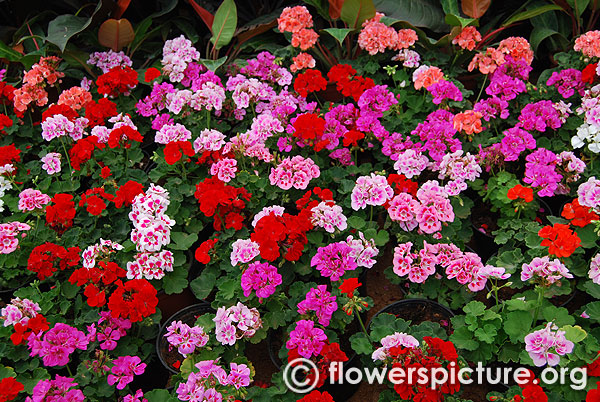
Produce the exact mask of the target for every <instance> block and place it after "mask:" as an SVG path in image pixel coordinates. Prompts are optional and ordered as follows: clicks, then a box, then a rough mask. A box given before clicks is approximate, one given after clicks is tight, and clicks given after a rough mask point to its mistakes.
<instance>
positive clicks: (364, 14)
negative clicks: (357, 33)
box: [340, 0, 375, 30]
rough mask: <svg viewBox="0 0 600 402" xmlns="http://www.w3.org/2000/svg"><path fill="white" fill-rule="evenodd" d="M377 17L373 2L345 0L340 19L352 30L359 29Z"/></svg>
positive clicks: (370, 0) (367, 0)
mask: <svg viewBox="0 0 600 402" xmlns="http://www.w3.org/2000/svg"><path fill="white" fill-rule="evenodd" d="M374 16H375V5H374V4H373V0H345V1H344V4H343V5H342V11H341V15H340V18H341V19H342V21H344V22H345V23H346V24H348V27H350V28H351V29H352V30H355V29H359V28H360V27H361V25H362V23H363V22H365V21H366V20H368V19H369V18H373V17H374Z"/></svg>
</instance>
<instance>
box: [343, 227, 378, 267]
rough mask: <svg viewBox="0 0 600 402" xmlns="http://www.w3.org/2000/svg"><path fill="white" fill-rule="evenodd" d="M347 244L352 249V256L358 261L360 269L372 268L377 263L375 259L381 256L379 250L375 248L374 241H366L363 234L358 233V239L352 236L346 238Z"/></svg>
mask: <svg viewBox="0 0 600 402" xmlns="http://www.w3.org/2000/svg"><path fill="white" fill-rule="evenodd" d="M346 244H348V246H350V248H352V251H351V252H350V256H351V257H352V258H353V259H354V261H356V265H357V266H359V267H365V268H372V267H373V265H375V263H376V262H377V261H376V260H375V259H374V257H377V254H379V249H378V248H377V247H375V240H374V239H368V240H367V239H365V235H364V234H363V232H358V238H357V239H355V238H354V237H353V236H352V235H350V236H348V237H347V238H346Z"/></svg>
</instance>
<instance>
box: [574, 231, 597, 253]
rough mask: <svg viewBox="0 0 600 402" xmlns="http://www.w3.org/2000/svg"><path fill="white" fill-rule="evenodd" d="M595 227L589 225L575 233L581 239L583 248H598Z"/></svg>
mask: <svg viewBox="0 0 600 402" xmlns="http://www.w3.org/2000/svg"><path fill="white" fill-rule="evenodd" d="M594 229H595V227H594V225H587V226H584V227H582V228H576V229H575V233H577V236H579V238H580V239H581V247H583V248H591V247H595V246H596V241H597V240H598V235H597V234H596V232H595V231H594Z"/></svg>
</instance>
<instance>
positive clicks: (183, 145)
mask: <svg viewBox="0 0 600 402" xmlns="http://www.w3.org/2000/svg"><path fill="white" fill-rule="evenodd" d="M163 152H164V154H165V162H167V164H169V165H174V164H175V163H177V162H179V160H180V159H181V157H182V156H183V155H187V156H194V154H195V152H194V149H193V148H192V144H191V143H190V142H189V141H174V142H170V143H168V144H167V145H165V149H164V150H163Z"/></svg>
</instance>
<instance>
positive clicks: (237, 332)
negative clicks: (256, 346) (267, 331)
mask: <svg viewBox="0 0 600 402" xmlns="http://www.w3.org/2000/svg"><path fill="white" fill-rule="evenodd" d="M213 321H214V322H215V335H216V339H217V341H219V342H221V344H223V345H230V346H231V345H234V344H235V343H236V341H238V340H239V339H242V338H252V337H253V336H254V334H255V333H256V331H257V330H259V329H260V328H261V327H262V320H261V319H260V313H259V312H258V310H257V309H255V308H248V307H246V306H245V305H243V304H242V303H240V302H238V303H237V304H236V305H234V306H231V307H229V308H225V307H219V309H218V310H217V314H216V316H215V318H214V319H213Z"/></svg>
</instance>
